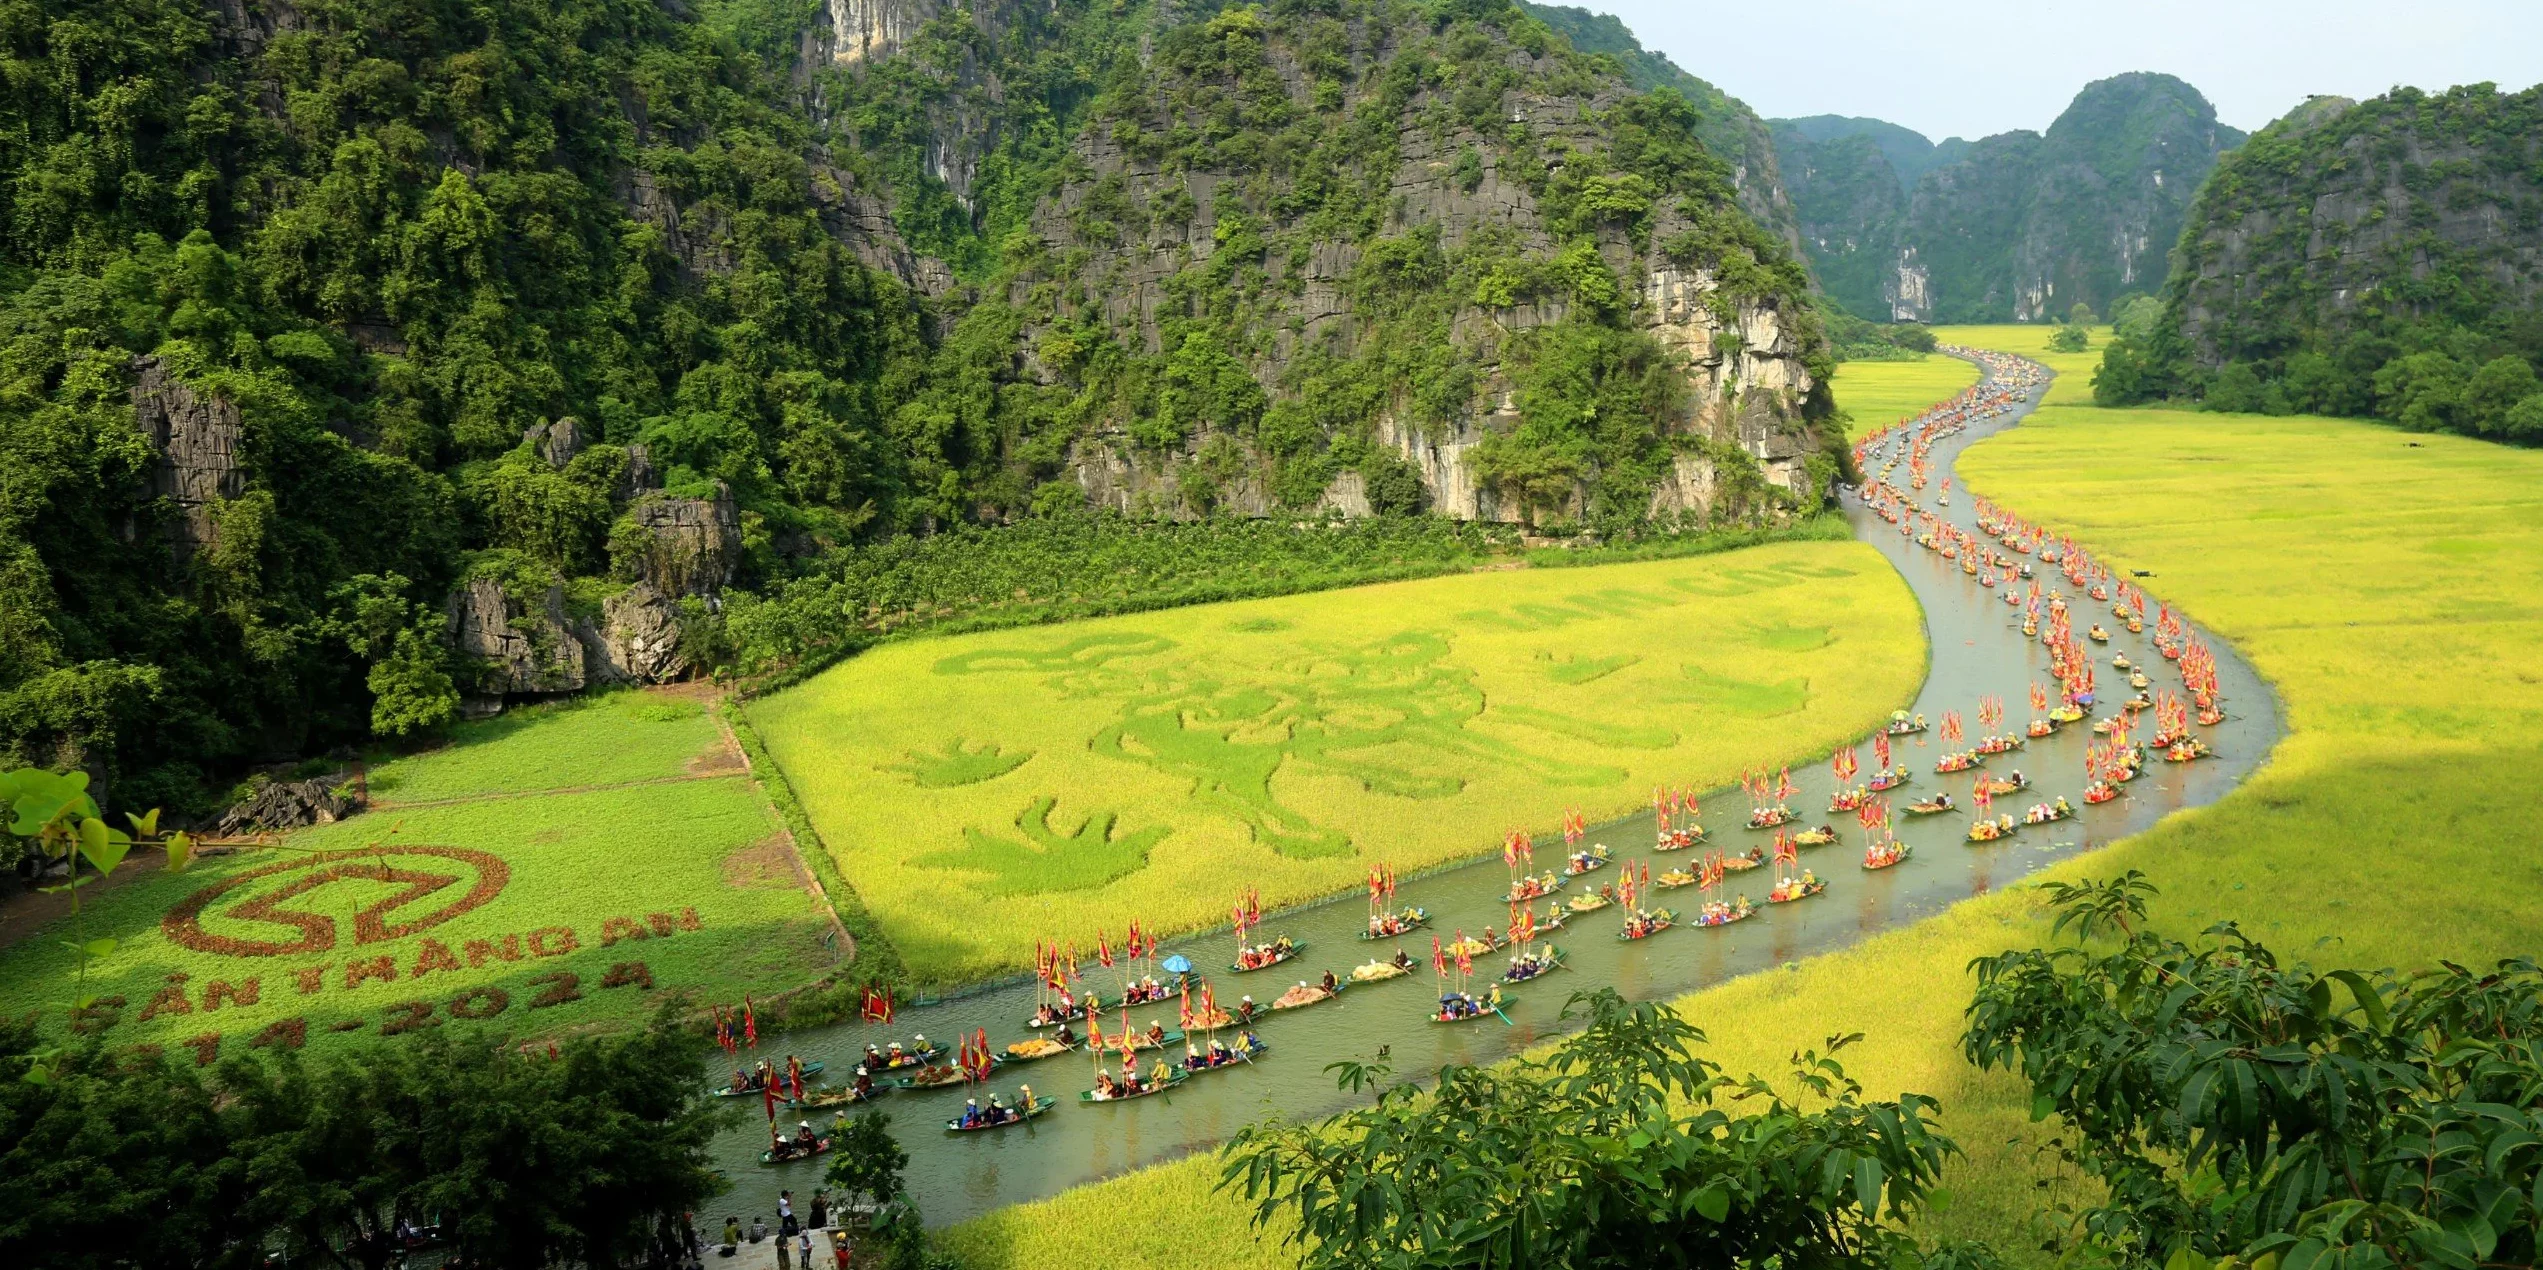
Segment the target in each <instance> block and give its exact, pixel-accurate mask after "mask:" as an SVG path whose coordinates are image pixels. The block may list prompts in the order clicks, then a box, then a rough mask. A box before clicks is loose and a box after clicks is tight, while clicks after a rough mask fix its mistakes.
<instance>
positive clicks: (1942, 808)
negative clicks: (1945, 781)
mask: <svg viewBox="0 0 2543 1270" xmlns="http://www.w3.org/2000/svg"><path fill="white" fill-rule="evenodd" d="M1953 809H1954V808H1953V806H1952V802H1951V796H1950V795H1948V794H1937V795H1935V796H1934V797H1932V798H1928V799H1926V800H1925V801H1923V802H1917V803H1909V804H1908V805H1907V814H1908V815H1911V816H1939V815H1941V814H1943V813H1944V812H1947V811H1951V810H1953Z"/></svg>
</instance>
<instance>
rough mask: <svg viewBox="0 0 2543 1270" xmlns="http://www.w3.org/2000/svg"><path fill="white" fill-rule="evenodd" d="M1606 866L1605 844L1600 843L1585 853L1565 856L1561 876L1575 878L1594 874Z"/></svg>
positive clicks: (1607, 862)
mask: <svg viewBox="0 0 2543 1270" xmlns="http://www.w3.org/2000/svg"><path fill="white" fill-rule="evenodd" d="M1608 864H1609V861H1608V858H1607V844H1606V843H1603V842H1602V843H1600V844H1598V845H1597V846H1594V847H1591V848H1590V849H1589V850H1587V851H1580V852H1575V853H1573V854H1572V855H1569V856H1566V857H1565V858H1564V860H1563V876H1565V877H1573V878H1576V877H1579V876H1581V875H1582V874H1584V873H1596V872H1597V871H1599V870H1600V869H1603V868H1606V867H1607V865H1608Z"/></svg>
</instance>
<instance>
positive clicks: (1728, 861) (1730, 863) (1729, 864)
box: [1722, 847, 1766, 873]
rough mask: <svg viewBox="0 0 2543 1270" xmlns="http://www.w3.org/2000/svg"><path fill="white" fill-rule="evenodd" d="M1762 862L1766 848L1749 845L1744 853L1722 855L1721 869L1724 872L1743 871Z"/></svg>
mask: <svg viewBox="0 0 2543 1270" xmlns="http://www.w3.org/2000/svg"><path fill="white" fill-rule="evenodd" d="M1764 863H1766V849H1765V848H1764V847H1751V848H1749V851H1748V854H1746V855H1726V856H1723V857H1722V870H1723V872H1725V873H1743V872H1746V871H1748V870H1750V869H1754V868H1756V867H1757V866H1758V865H1761V864H1764Z"/></svg>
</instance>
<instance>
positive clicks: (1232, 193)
mask: <svg viewBox="0 0 2543 1270" xmlns="http://www.w3.org/2000/svg"><path fill="white" fill-rule="evenodd" d="M1694 126H1695V116H1694V113H1693V110H1692V109H1691V108H1690V107H1689V106H1688V105H1687V104H1686V102H1685V101H1684V99H1683V98H1681V97H1679V96H1678V95H1676V94H1675V93H1672V92H1656V93H1640V92H1636V91H1634V90H1633V89H1632V88H1630V87H1629V86H1628V85H1626V84H1624V83H1623V82H1622V81H1621V80H1619V79H1618V78H1617V77H1616V76H1615V75H1613V74H1612V72H1610V71H1609V70H1608V69H1607V64H1605V63H1604V61H1603V59H1591V58H1588V57H1585V56H1583V55H1581V54H1578V53H1575V52H1573V51H1571V50H1570V49H1568V48H1566V47H1564V46H1563V43H1562V41H1561V40H1560V39H1559V38H1558V37H1555V36H1553V35H1552V33H1551V32H1549V31H1547V30H1546V29H1545V28H1544V27H1542V26H1540V25H1538V24H1536V23H1535V22H1534V21H1533V20H1531V19H1528V18H1526V17H1525V16H1524V15H1521V14H1519V13H1518V12H1517V11H1516V10H1504V11H1502V12H1501V13H1498V14H1492V15H1489V16H1487V17H1485V18H1481V19H1478V18H1471V17H1460V18H1455V19H1452V20H1442V19H1440V18H1437V17H1435V16H1433V15H1431V14H1429V13H1426V12H1424V11H1422V10H1419V9H1415V8H1411V7H1408V6H1400V5H1387V4H1369V5H1367V6H1365V7H1357V6H1349V7H1344V8H1340V9H1337V10H1334V11H1332V12H1329V13H1317V12H1308V13H1302V14H1298V15H1294V16H1292V17H1291V18H1289V19H1288V20H1285V21H1273V20H1271V19H1269V18H1268V17H1266V16H1264V15H1262V14H1260V13H1258V12H1256V11H1254V10H1251V9H1241V10H1229V11H1226V12H1224V13H1222V14H1220V15H1219V16H1217V17H1215V18H1213V19H1211V20H1209V21H1208V22H1206V23H1196V24H1191V25H1187V26H1182V27H1177V28H1174V29H1171V30H1169V31H1166V32H1164V33H1162V34H1161V35H1160V36H1159V38H1158V40H1157V43H1156V46H1155V51H1154V55H1153V57H1152V58H1151V59H1150V61H1149V63H1148V64H1147V65H1146V66H1145V67H1142V68H1129V67H1125V68H1124V69H1123V71H1122V72H1121V73H1120V74H1118V75H1117V76H1116V77H1115V79H1114V82H1113V83H1112V84H1111V85H1109V86H1108V87H1107V90H1106V92H1105V95H1104V97H1103V99H1102V100H1101V101H1099V102H1098V103H1097V105H1096V107H1095V111H1094V115H1093V118H1092V121H1091V125H1090V127H1089V128H1088V130H1087V132H1086V134H1085V135H1084V136H1083V137H1082V138H1081V140H1080V141H1079V143H1078V144H1077V146H1076V149H1075V152H1074V154H1073V157H1072V159H1071V161H1070V164H1069V166H1068V170H1067V179H1066V183H1065V184H1064V186H1063V187H1062V189H1061V190H1060V192H1059V194H1058V196H1057V197H1056V198H1055V199H1053V200H1052V201H1050V202H1049V203H1046V204H1045V205H1044V207H1043V209H1042V210H1041V212H1040V213H1038V214H1037V216H1036V219H1035V222H1034V235H1033V236H1034V238H1035V240H1037V242H1038V243H1039V244H1041V247H1040V250H1039V252H1038V254H1036V255H1035V256H1034V257H1033V258H1032V259H1031V260H1030V262H1029V264H1028V267H1027V268H1026V269H1025V270H1024V271H1023V272H1022V273H1020V274H1019V275H1018V276H1017V277H1016V278H1015V279H1014V280H1013V282H1012V283H1011V285H1010V286H1009V288H1008V296H1007V299H1006V302H1005V303H1004V304H1002V305H988V306H984V307H983V308H982V309H980V310H978V311H975V312H974V313H973V314H972V315H970V316H969V317H967V318H966V319H965V328H966V332H978V331H983V330H987V329H990V328H992V327H995V328H997V329H999V330H1001V331H1003V330H1006V329H1008V327H1007V325H1006V324H1014V325H1017V326H1020V327H1021V329H1022V330H1023V332H1024V339H1025V341H1026V342H1027V344H1028V345H1029V347H1030V350H1031V354H1030V357H1029V358H1028V360H1027V362H1026V364H1025V366H1024V367H1023V370H1022V372H1021V375H1020V379H1021V382H1020V383H1019V384H1018V385H1017V392H1016V393H1015V394H1014V395H1012V396H1009V397H1006V398H1002V399H1001V401H1000V403H999V404H1000V411H999V414H998V417H999V418H1000V419H1001V420H1003V421H1005V422H1002V423H1001V424H999V425H998V426H999V427H1001V428H1002V429H1003V428H1012V429H1014V430H1016V432H1018V433H1020V434H1021V435H1022V436H1023V437H1024V438H1025V440H1024V441H1023V442H1022V447H1023V452H1025V453H1026V454H1028V455H1030V456H1031V461H1032V462H1034V463H1036V464H1037V465H1041V464H1047V467H1043V468H1040V469H1039V470H1037V473H1036V474H1037V475H1047V476H1048V477H1049V478H1051V479H1049V480H1047V481H1046V483H1045V484H1043V485H1041V486H1040V487H1039V489H1038V490H1037V493H1036V495H1035V497H1036V498H1037V499H1048V498H1056V499H1059V500H1062V501H1075V500H1077V499H1079V498H1081V497H1083V496H1085V495H1086V494H1090V493H1091V494H1092V495H1093V496H1094V497H1095V498H1096V499H1097V501H1098V502H1099V503H1100V504H1102V505H1107V506H1113V507H1118V508H1121V509H1123V510H1127V511H1131V512H1134V513H1145V514H1197V513H1200V512H1204V511H1207V510H1210V509H1212V508H1216V507H1222V506H1233V507H1234V508H1236V509H1238V510H1241V511H1246V512H1261V511H1264V510H1267V509H1269V508H1272V507H1280V508H1287V509H1299V510H1312V509H1315V508H1318V507H1325V508H1332V509H1336V510H1340V511H1343V512H1345V513H1347V514H1360V513H1362V512H1365V511H1367V510H1372V509H1375V510H1386V509H1389V508H1395V509H1404V510H1409V509H1410V508H1411V507H1413V506H1414V505H1416V504H1418V505H1420V506H1425V507H1428V508H1432V509H1435V510H1439V511H1444V512H1446V513H1448V514H1450V515H1453V516H1457V517H1460V518H1480V519H1490V520H1504V521H1522V520H1524V521H1528V522H1530V523H1563V524H1579V523H1584V522H1586V523H1591V524H1597V525H1601V526H1604V527H1608V528H1623V527H1625V526H1628V525H1631V524H1634V523H1637V522H1642V521H1646V520H1649V519H1653V518H1661V519H1674V518H1677V517H1679V516H1682V515H1692V516H1694V517H1696V518H1698V519H1701V518H1704V517H1706V516H1708V515H1709V514H1710V513H1711V512H1712V511H1713V510H1714V509H1716V508H1717V506H1719V505H1720V504H1721V503H1722V502H1723V501H1724V500H1729V501H1731V502H1733V503H1737V504H1753V503H1754V502H1756V500H1757V499H1758V498H1760V497H1761V496H1763V494H1764V493H1765V491H1767V490H1768V489H1769V488H1770V487H1772V488H1777V489H1780V490H1782V491H1788V492H1791V493H1794V494H1799V495H1801V496H1802V497H1803V499H1804V501H1815V500H1816V499H1817V498H1818V497H1819V496H1820V494H1821V493H1822V492H1824V490H1825V488H1826V484H1827V477H1828V475H1829V473H1828V471H1827V470H1824V468H1825V464H1824V463H1819V462H1818V461H1817V460H1816V459H1812V463H1813V464H1814V465H1813V466H1809V467H1807V469H1805V459H1810V458H1811V456H1817V455H1820V454H1821V453H1822V452H1821V450H1820V444H1821V442H1820V438H1819V437H1818V436H1817V435H1816V434H1815V433H1814V432H1813V430H1812V429H1811V427H1810V419H1811V418H1812V417H1814V416H1815V414H1816V413H1817V412H1818V411H1820V410H1821V409H1823V408H1824V403H1825V401H1826V395H1825V393H1824V391H1822V390H1821V388H1820V383H1821V380H1822V378H1823V374H1822V373H1821V371H1819V370H1814V369H1813V367H1812V361H1813V359H1814V358H1815V357H1817V356H1818V354H1817V352H1816V349H1817V340H1816V336H1815V334H1814V333H1813V332H1812V330H1811V328H1810V326H1809V324H1808V322H1807V319H1806V317H1805V316H1804V314H1803V311H1802V310H1801V308H1800V307H1799V300H1800V296H1801V294H1802V291H1803V287H1804V285H1805V280H1804V275H1803V272H1802V269H1801V267H1800V265H1799V264H1798V263H1797V262H1795V261H1793V260H1792V259H1791V258H1789V257H1787V256H1786V255H1785V254H1784V252H1783V250H1782V246H1781V244H1780V243H1778V242H1777V241H1776V240H1774V239H1773V238H1772V237H1770V236H1769V235H1768V234H1767V233H1765V232H1764V231H1763V230H1761V229H1760V228H1758V227H1757V226H1756V225H1755V224H1754V223H1753V222H1752V221H1751V220H1750V218H1749V217H1747V216H1746V215H1744V214H1743V213H1742V212H1741V211H1740V210H1739V207H1738V205H1737V203H1736V202H1735V201H1734V197H1733V193H1734V192H1733V189H1732V186H1731V181H1730V176H1729V173H1728V172H1727V170H1726V169H1725V168H1724V166H1723V165H1722V163H1721V162H1720V161H1719V160H1716V159H1714V158H1712V157H1711V156H1710V155H1709V154H1707V153H1706V152H1705V151H1704V149H1703V147H1702V146H1701V145H1700V144H1699V143H1698V141H1697V140H1696V137H1695V133H1694ZM965 337H966V336H965V335H961V334H958V335H957V337H956V338H957V340H960V339H962V338H965ZM1001 338H1002V339H1003V338H1004V337H1003V336H1002V337H1001Z"/></svg>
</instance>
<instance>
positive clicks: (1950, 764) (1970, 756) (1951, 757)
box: [1934, 750, 1987, 776]
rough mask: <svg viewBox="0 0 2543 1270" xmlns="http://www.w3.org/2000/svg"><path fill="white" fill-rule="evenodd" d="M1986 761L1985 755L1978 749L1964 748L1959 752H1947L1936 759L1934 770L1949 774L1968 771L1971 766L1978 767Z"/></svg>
mask: <svg viewBox="0 0 2543 1270" xmlns="http://www.w3.org/2000/svg"><path fill="white" fill-rule="evenodd" d="M1986 761H1987V760H1986V758H1985V756H1983V755H1981V754H1979V753H1978V752H1977V751H1976V750H1962V751H1961V752H1960V753H1958V754H1946V755H1943V756H1942V757H1941V758H1938V759H1935V760H1934V770H1935V771H1936V772H1937V773H1940V774H1942V775H1945V776H1948V775H1950V774H1951V773H1953V772H1965V771H1968V770H1969V769H1970V768H1973V767H1976V766H1977V765H1979V764H1980V763H1984V762H1986Z"/></svg>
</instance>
